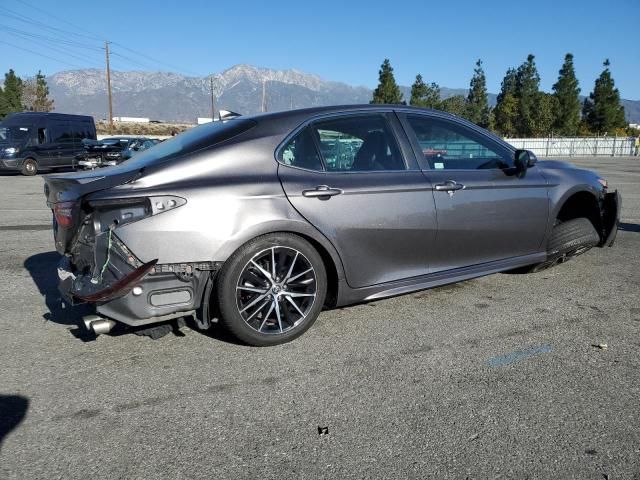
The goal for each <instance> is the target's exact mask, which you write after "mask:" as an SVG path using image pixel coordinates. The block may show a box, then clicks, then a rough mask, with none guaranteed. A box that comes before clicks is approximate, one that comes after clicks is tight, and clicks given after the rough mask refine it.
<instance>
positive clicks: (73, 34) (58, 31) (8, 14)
mask: <svg viewBox="0 0 640 480" xmlns="http://www.w3.org/2000/svg"><path fill="white" fill-rule="evenodd" d="M0 10H2V11H4V12H6V13H2V15H4V16H5V17H8V18H12V19H14V20H18V21H20V22H23V23H26V24H28V25H31V26H35V27H38V28H45V29H47V30H50V31H51V32H53V33H55V34H56V35H58V36H67V37H69V36H70V37H71V38H73V39H75V38H77V37H78V36H81V37H86V38H90V39H91V40H95V38H93V37H89V36H88V35H83V34H81V33H78V32H71V31H69V30H64V29H62V28H57V27H52V26H51V25H48V24H46V23H44V22H41V21H39V20H35V19H33V18H31V17H28V16H26V15H22V14H21V13H18V12H15V11H13V10H10V9H8V8H7V7H0Z"/></svg>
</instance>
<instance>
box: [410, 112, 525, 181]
mask: <svg viewBox="0 0 640 480" xmlns="http://www.w3.org/2000/svg"><path fill="white" fill-rule="evenodd" d="M407 121H408V122H409V125H410V126H411V128H412V130H413V132H414V134H415V136H416V138H417V141H418V144H419V146H420V150H421V151H422V154H423V155H424V158H425V160H426V161H427V162H428V163H429V166H430V167H431V168H432V169H434V170H460V169H462V170H476V169H488V168H499V169H502V168H509V167H511V166H513V162H512V160H511V158H510V156H509V155H508V153H506V152H503V151H501V149H500V148H498V147H497V146H495V145H493V144H492V143H491V142H490V141H489V140H488V139H485V138H483V137H482V136H481V135H479V134H476V133H475V132H473V130H471V129H469V128H467V127H465V126H464V125H458V124H455V123H453V122H448V121H445V120H439V119H435V118H430V117H425V116H423V115H422V116H421V115H408V116H407Z"/></svg>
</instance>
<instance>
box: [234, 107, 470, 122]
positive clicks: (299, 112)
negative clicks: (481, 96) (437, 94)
mask: <svg viewBox="0 0 640 480" xmlns="http://www.w3.org/2000/svg"><path fill="white" fill-rule="evenodd" d="M361 110H362V111H367V110H374V111H394V110H403V111H408V112H411V111H413V112H416V113H434V114H437V115H442V116H447V117H451V118H459V117H456V116H455V115H452V114H450V113H447V112H443V111H442V110H434V109H431V108H423V107H414V106H412V105H403V104H386V103H385V104H379V103H374V104H371V103H364V104H347V105H327V106H322V107H308V108H300V109H296V110H282V111H278V112H268V113H258V114H255V115H250V116H246V117H244V118H252V119H255V120H258V121H261V120H267V119H268V120H279V119H285V118H288V117H299V116H309V117H312V116H315V115H322V114H331V113H340V112H353V111H361Z"/></svg>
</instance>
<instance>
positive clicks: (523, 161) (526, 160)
mask: <svg viewBox="0 0 640 480" xmlns="http://www.w3.org/2000/svg"><path fill="white" fill-rule="evenodd" d="M537 161H538V158H537V157H536V155H535V154H534V153H533V152H531V151H529V150H516V153H515V154H514V156H513V164H514V166H515V167H516V174H517V175H518V176H519V177H524V176H525V174H526V173H527V168H529V167H533V166H534V165H535V164H536V162H537Z"/></svg>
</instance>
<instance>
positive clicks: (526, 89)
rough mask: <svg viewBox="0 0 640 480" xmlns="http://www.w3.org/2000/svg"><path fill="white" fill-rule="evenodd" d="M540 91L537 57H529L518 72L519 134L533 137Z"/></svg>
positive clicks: (517, 120)
mask: <svg viewBox="0 0 640 480" xmlns="http://www.w3.org/2000/svg"><path fill="white" fill-rule="evenodd" d="M539 89H540V75H539V74H538V69H537V67H536V63H535V57H534V56H533V55H531V54H529V55H528V56H527V61H526V62H524V63H523V64H522V65H520V66H519V67H518V70H517V71H516V91H515V97H516V99H517V101H518V108H517V117H516V122H515V123H516V129H517V134H518V135H521V136H524V137H529V136H531V135H533V130H534V124H535V123H536V121H537V120H536V118H535V111H536V108H535V104H536V100H537V99H538V92H539Z"/></svg>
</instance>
